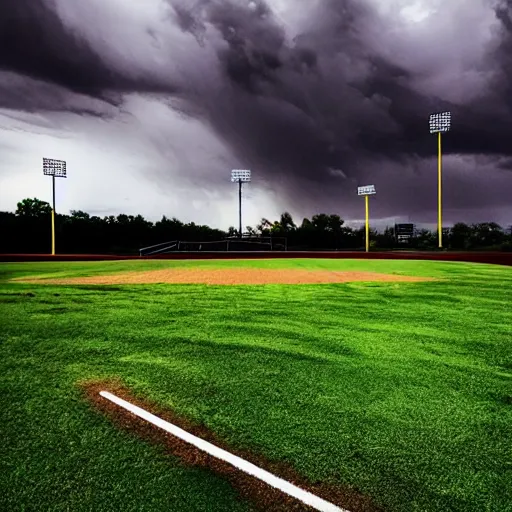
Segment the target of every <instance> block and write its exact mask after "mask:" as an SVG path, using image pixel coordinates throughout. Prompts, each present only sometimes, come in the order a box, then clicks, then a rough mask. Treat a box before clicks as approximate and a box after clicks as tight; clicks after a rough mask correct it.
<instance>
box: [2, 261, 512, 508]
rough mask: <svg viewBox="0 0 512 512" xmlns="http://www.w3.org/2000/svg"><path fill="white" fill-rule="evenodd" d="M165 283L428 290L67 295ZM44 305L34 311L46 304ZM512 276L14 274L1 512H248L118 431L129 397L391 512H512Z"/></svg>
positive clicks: (430, 271) (358, 264)
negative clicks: (299, 278)
mask: <svg viewBox="0 0 512 512" xmlns="http://www.w3.org/2000/svg"><path fill="white" fill-rule="evenodd" d="M169 266H200V267H232V266H251V267H265V268H269V267H271V268H293V267H297V268H311V269H331V270H345V269H346V270H369V271H370V270H371V271H376V272H385V273H397V274H404V275H421V276H432V277H439V278H442V280H440V281H437V282H426V283H400V284H394V283H387V284H386V283H346V284H326V285H300V286H283V285H267V286H233V287H226V286H203V285H151V286H149V285H138V286H116V287H108V286H55V285H27V284H19V283H12V282H9V279H12V278H15V277H23V276H35V275H45V276H46V277H72V276H85V275H93V274H96V273H111V272H121V271H126V270H137V269H144V270H148V269H151V268H155V269H156V268H167V267H169ZM32 295H33V296H32ZM510 304H512V268H506V267H498V266H492V265H476V264H469V263H447V262H422V261H387V260H382V261H380V260H377V261H371V260H267V261H265V260H247V261H229V260H227V261H194V262H193V261H176V262H173V261H122V262H97V263H96V262H94V263H91V262H87V263H77V262H70V263H62V262H52V263H12V264H1V265H0V327H1V329H0V351H1V352H0V356H1V359H0V375H1V377H0V393H1V403H2V409H1V411H2V412H1V416H0V436H1V438H2V443H0V510H9V511H10V510H26V511H29V510H38V511H39V510H40V511H43V510H44V511H47V510H59V511H60V510H62V511H64V510H70V511H71V510H72V511H73V512H75V511H91V510H94V511H95V512H96V511H118V510H130V511H131V510H133V511H145V510H147V511H156V510H176V511H182V510H183V511H194V510H198V511H199V510H201V511H202V510H208V511H210V510H211V511H216V510H223V511H224V510H225V511H228V510H229V511H239V510H240V511H241V510H250V505H249V504H247V503H245V502H242V501H240V500H239V498H238V497H237V493H236V492H235V491H234V490H232V489H231V488H230V486H229V484H227V483H226V482H224V481H223V480H222V479H221V478H220V477H217V476H215V475H213V474H211V473H209V472H208V471H206V470H200V469H196V468H188V467H184V466H182V465H180V464H179V462H178V461H177V460H175V459H172V458H169V457H165V456H164V455H163V454H162V453H161V452H160V451H159V450H158V449H157V448H156V447H154V446H150V445H149V444H146V443H145V442H143V441H141V440H139V439H136V438H133V437H131V436H129V435H128V434H126V433H124V432H120V431H117V430H116V429H115V428H114V427H113V426H112V425H111V424H110V423H109V422H108V420H107V419H105V418H103V417H102V416H100V415H98V414H97V413H95V412H94V411H92V410H91V409H90V408H89V406H88V405H87V404H86V403H84V402H83V401H82V400H81V399H80V394H79V391H78V389H77V387H76V382H77V381H79V380H83V379H92V378H107V377H119V378H121V379H122V380H123V381H124V382H125V383H126V384H128V385H129V386H130V387H132V389H134V390H135V392H136V393H137V394H141V395H143V396H146V397H148V398H149V399H151V400H154V401H157V402H159V403H161V404H162V405H166V406H169V407H172V408H173V409H175V410H176V411H177V412H178V413H180V414H183V415H186V416H187V417H189V418H190V419H192V420H195V421H199V422H203V423H204V424H205V425H206V426H208V427H209V428H211V429H213V430H214V431H215V432H216V433H217V434H218V435H219V436H221V437H222V438H224V439H225V440H227V441H228V442H230V443H232V445H233V446H235V447H238V448H250V449H252V450H254V451H257V452H258V453H261V454H263V455H265V456H267V457H268V458H270V459H272V460H278V461H285V462H288V463H289V464H291V465H293V466H294V467H295V468H296V469H297V470H298V471H299V472H300V473H302V474H303V475H305V476H307V477H309V478H310V479H312V480H321V481H325V482H329V483H339V484H344V485H350V486H354V487H355V488H357V489H359V490H360V491H362V492H364V493H365V494H368V495H369V496H371V497H372V498H373V499H374V501H375V502H376V503H379V504H381V505H383V506H384V507H385V509H386V510H388V511H397V512H398V511H403V512H406V511H407V512H413V511H418V512H419V511H421V512H430V511H432V512H434V511H436V512H437V511H440V510H443V511H445V510H450V511H464V512H470V511H479V512H480V511H489V512H490V511H492V512H495V511H509V510H512V506H511V503H512V491H511V489H512V455H511V453H512V452H511V448H510V440H511V439H512V379H511V376H512V371H511V370H512V346H511V344H512V313H511V309H510Z"/></svg>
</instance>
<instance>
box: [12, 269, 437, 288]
mask: <svg viewBox="0 0 512 512" xmlns="http://www.w3.org/2000/svg"><path fill="white" fill-rule="evenodd" d="M433 280H434V279H432V278H426V277H413V276H402V275H395V274H379V273H375V272H335V271H327V270H316V271H309V270H300V269H264V268H173V269H165V270H151V271H146V272H124V273H119V274H113V275H97V276H88V277H73V278H58V279H45V278H44V276H43V277H39V278H33V277H32V278H30V279H26V278H21V279H15V281H17V282H24V283H40V284H99V285H118V284H159V283H161V284H163V283H167V284H209V285H251V284H254V285H259V284H322V283H347V282H353V281H360V282H421V281H433Z"/></svg>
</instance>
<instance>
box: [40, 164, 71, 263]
mask: <svg viewBox="0 0 512 512" xmlns="http://www.w3.org/2000/svg"><path fill="white" fill-rule="evenodd" d="M43 174H45V175H46V176H51V177H52V197H53V204H52V256H55V178H65V177H66V162H65V161H64V160H54V159H52V158H43Z"/></svg>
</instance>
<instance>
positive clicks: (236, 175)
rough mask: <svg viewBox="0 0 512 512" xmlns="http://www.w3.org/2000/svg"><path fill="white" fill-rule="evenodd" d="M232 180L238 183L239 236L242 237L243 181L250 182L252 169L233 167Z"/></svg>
mask: <svg viewBox="0 0 512 512" xmlns="http://www.w3.org/2000/svg"><path fill="white" fill-rule="evenodd" d="M231 181H232V182H233V183H236V182H237V183H238V222H239V230H238V236H239V237H240V238H242V183H249V182H250V181H251V171H248V170H242V169H233V170H232V171H231Z"/></svg>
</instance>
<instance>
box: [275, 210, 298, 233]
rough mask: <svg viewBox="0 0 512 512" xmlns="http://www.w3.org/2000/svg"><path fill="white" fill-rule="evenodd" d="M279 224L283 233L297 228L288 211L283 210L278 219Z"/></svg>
mask: <svg viewBox="0 0 512 512" xmlns="http://www.w3.org/2000/svg"><path fill="white" fill-rule="evenodd" d="M279 224H280V226H281V231H283V232H284V233H288V232H290V231H294V230H295V229H297V226H296V225H295V222H293V218H292V216H291V214H290V213H288V212H284V213H282V214H281V218H280V220H279Z"/></svg>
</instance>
